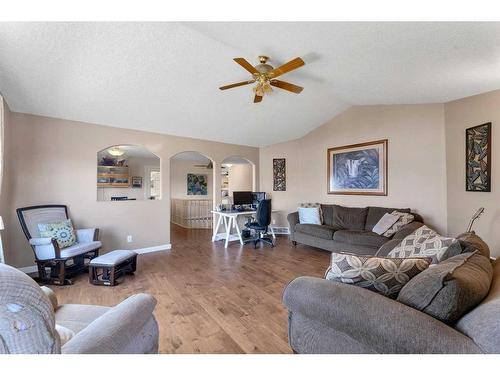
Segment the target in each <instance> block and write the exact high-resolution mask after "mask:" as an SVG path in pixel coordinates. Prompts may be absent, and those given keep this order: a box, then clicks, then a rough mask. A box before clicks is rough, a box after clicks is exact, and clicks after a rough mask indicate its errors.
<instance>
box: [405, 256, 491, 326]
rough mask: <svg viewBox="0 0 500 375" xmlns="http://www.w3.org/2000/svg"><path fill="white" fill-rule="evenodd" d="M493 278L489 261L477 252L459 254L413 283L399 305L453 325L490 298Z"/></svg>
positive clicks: (427, 271)
mask: <svg viewBox="0 0 500 375" xmlns="http://www.w3.org/2000/svg"><path fill="white" fill-rule="evenodd" d="M492 276H493V269H492V267H491V263H490V260H489V259H488V258H486V257H484V256H482V255H481V254H479V253H477V252H473V253H465V254H459V255H456V256H454V257H452V258H449V259H447V260H445V261H443V262H441V263H439V264H437V265H435V266H433V267H430V268H429V269H427V270H426V271H424V272H422V273H421V274H420V275H417V276H416V277H415V278H414V279H412V280H410V282H408V284H406V285H405V286H404V287H403V289H402V290H401V292H400V294H399V296H398V301H399V302H401V303H404V304H405V305H408V306H411V307H413V308H415V309H417V310H420V311H422V312H425V313H426V314H429V315H431V316H433V317H434V318H436V319H439V320H441V321H443V322H444V323H446V324H453V323H455V322H456V321H457V320H458V319H460V317H461V316H462V315H464V314H465V313H467V312H468V311H469V310H471V309H472V308H474V307H475V306H476V305H478V304H479V302H481V301H482V300H483V298H484V297H486V295H487V294H488V291H489V289H490V285H491V279H492Z"/></svg>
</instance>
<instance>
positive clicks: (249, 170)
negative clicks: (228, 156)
mask: <svg viewBox="0 0 500 375" xmlns="http://www.w3.org/2000/svg"><path fill="white" fill-rule="evenodd" d="M228 182H229V183H228V189H229V196H231V197H232V196H233V191H253V190H252V189H253V166H252V164H233V165H232V166H231V168H229V175H228Z"/></svg>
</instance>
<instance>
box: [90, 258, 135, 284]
mask: <svg viewBox="0 0 500 375" xmlns="http://www.w3.org/2000/svg"><path fill="white" fill-rule="evenodd" d="M136 267H137V253H136V252H135V251H132V250H113V251H111V252H109V253H107V254H104V255H101V256H98V257H97V258H94V259H92V260H91V261H90V263H89V281H90V283H91V284H94V285H108V286H115V285H116V284H117V279H118V278H119V277H120V276H123V275H125V274H132V273H134V272H135V270H136Z"/></svg>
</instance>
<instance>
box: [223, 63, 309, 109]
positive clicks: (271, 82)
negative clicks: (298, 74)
mask: <svg viewBox="0 0 500 375" xmlns="http://www.w3.org/2000/svg"><path fill="white" fill-rule="evenodd" d="M233 60H234V61H236V63H237V64H239V65H241V66H242V67H243V69H245V70H247V71H248V72H250V73H251V74H252V79H250V80H248V81H243V82H238V83H233V84H231V85H226V86H221V87H219V89H221V90H227V89H232V88H234V87H239V86H244V85H249V84H251V83H255V82H257V85H256V86H255V87H254V88H253V91H254V92H255V97H254V99H253V102H254V103H260V102H261V101H262V97H263V96H264V95H265V94H269V93H270V92H271V91H273V89H272V88H271V86H274V87H278V88H280V89H283V90H287V91H290V92H293V93H295V94H299V93H300V92H301V91H302V90H303V89H304V88H303V87H300V86H296V85H293V84H291V83H288V82H284V81H279V80H277V79H275V78H276V77H279V76H280V75H283V74H285V73H288V72H291V71H292V70H295V69H297V68H300V67H301V66H303V65H305V62H304V60H302V59H301V58H300V57H297V58H295V59H293V60H291V61H289V62H287V63H286V64H283V65H281V66H280V67H278V68H276V69H275V68H273V67H272V66H271V65H269V64H267V60H269V57H267V56H259V61H260V64H257V65H255V66H253V65H251V64H250V63H249V62H248V61H247V60H245V59H244V58H243V57H237V58H235V59H233Z"/></svg>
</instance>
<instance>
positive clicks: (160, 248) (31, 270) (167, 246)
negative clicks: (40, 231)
mask: <svg viewBox="0 0 500 375" xmlns="http://www.w3.org/2000/svg"><path fill="white" fill-rule="evenodd" d="M170 249H172V245H171V244H169V243H167V244H165V245H158V246H152V247H145V248H142V249H135V250H134V251H135V252H136V253H137V254H146V253H154V252H155V251H164V250H170ZM18 270H19V271H22V272H24V273H35V272H38V267H37V266H28V267H21V268H18Z"/></svg>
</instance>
